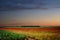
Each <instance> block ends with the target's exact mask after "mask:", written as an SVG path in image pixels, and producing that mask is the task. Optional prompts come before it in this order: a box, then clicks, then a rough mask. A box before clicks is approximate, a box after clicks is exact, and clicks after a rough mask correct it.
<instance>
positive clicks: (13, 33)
mask: <svg viewBox="0 0 60 40" xmlns="http://www.w3.org/2000/svg"><path fill="white" fill-rule="evenodd" d="M1 35H3V36H1ZM7 36H8V37H7ZM5 37H6V39H5ZM0 39H2V40H7V39H9V40H13V39H14V40H60V28H0Z"/></svg>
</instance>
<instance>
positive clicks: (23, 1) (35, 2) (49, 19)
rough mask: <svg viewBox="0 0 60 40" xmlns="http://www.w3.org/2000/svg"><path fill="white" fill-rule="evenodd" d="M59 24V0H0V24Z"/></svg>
mask: <svg viewBox="0 0 60 40" xmlns="http://www.w3.org/2000/svg"><path fill="white" fill-rule="evenodd" d="M20 25H39V26H59V25H60V0H0V26H20Z"/></svg>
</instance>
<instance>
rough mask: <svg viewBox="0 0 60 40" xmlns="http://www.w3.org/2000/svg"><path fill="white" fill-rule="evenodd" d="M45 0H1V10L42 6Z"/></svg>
mask: <svg viewBox="0 0 60 40" xmlns="http://www.w3.org/2000/svg"><path fill="white" fill-rule="evenodd" d="M42 5H45V1H44V0H0V10H4V9H19V8H20V9H32V8H41V7H42Z"/></svg>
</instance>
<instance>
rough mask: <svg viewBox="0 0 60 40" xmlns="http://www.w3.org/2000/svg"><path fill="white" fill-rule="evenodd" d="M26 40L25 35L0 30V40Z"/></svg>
mask: <svg viewBox="0 0 60 40" xmlns="http://www.w3.org/2000/svg"><path fill="white" fill-rule="evenodd" d="M25 39H27V36H26V35H23V34H15V33H12V32H8V31H4V30H0V40H25Z"/></svg>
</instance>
